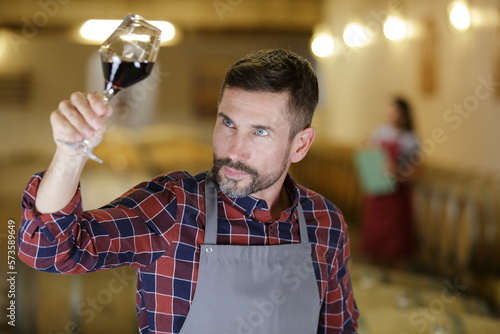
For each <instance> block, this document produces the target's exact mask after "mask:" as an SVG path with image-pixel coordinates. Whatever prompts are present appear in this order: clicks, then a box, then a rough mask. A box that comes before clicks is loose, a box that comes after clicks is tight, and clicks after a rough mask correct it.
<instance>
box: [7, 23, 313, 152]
mask: <svg viewBox="0 0 500 334" xmlns="http://www.w3.org/2000/svg"><path fill="white" fill-rule="evenodd" d="M13 34H15V35H13ZM12 36H17V37H16V38H22V33H21V32H20V31H14V32H7V31H6V30H1V29H0V77H1V76H6V75H8V74H10V73H25V72H26V73H29V74H30V75H31V78H32V85H31V94H30V98H29V99H28V101H27V102H26V103H25V104H24V105H22V106H20V107H15V108H10V107H5V106H2V105H1V104H0V117H1V122H0V132H1V133H2V138H3V145H1V146H0V157H1V158H2V159H3V160H5V159H7V158H8V157H9V156H11V155H13V154H14V155H15V154H17V155H19V154H23V152H24V153H29V152H38V153H39V154H42V155H45V156H47V155H49V156H50V154H51V153H52V152H53V149H54V144H53V141H52V134H51V129H50V123H49V114H50V112H52V111H53V110H54V109H55V108H57V105H58V103H59V101H61V100H63V99H67V98H68V97H69V95H70V94H71V92H73V91H76V90H80V91H86V90H87V89H88V83H87V81H88V77H89V73H88V71H87V69H88V66H89V59H90V58H91V57H92V56H93V55H95V52H96V50H97V46H95V45H82V44H78V43H76V42H75V41H73V40H72V39H71V38H70V36H69V34H67V33H66V32H62V31H58V30H48V29H47V30H43V29H40V30H39V31H38V33H37V34H36V35H34V36H33V38H30V39H26V40H25V41H26V43H22V44H13V38H14V37H12ZM308 43H309V35H308V34H297V33H286V32H265V31H262V32H255V33H248V32H241V31H240V32H230V31H227V32H197V33H195V32H191V33H185V34H184V36H183V39H182V40H181V41H180V42H179V43H178V44H177V45H174V46H169V47H162V49H161V51H160V54H159V57H158V63H159V64H160V67H159V68H160V69H159V71H158V73H157V78H156V80H157V83H158V85H159V95H160V97H159V103H158V105H157V106H156V108H155V112H154V117H152V119H151V122H150V124H151V123H153V124H159V123H165V124H169V125H173V126H188V127H191V128H195V129H196V132H197V133H198V134H199V135H200V136H201V138H202V139H203V140H211V131H212V126H213V121H214V120H215V111H216V105H214V113H213V117H205V118H200V117H198V116H197V113H196V108H195V107H196V105H195V103H194V101H195V96H196V92H195V91H194V89H193V84H194V82H195V80H196V70H197V66H198V65H199V64H200V63H203V64H208V66H209V65H210V64H214V65H217V66H218V68H221V71H220V80H221V81H218V82H216V83H215V92H216V94H218V89H219V87H220V84H221V82H222V78H223V75H224V70H225V68H226V67H227V66H229V65H230V64H231V63H232V62H234V61H235V60H237V59H239V58H241V57H243V56H244V55H246V54H247V53H249V52H251V51H254V50H258V49H262V48H273V47H283V48H289V49H291V50H294V51H296V52H298V53H300V54H303V55H304V56H306V57H309V58H311V56H310V53H309V46H308ZM14 45H15V47H14ZM311 60H313V59H311ZM97 66H99V65H97ZM93 89H96V90H100V89H101V87H100V86H99V87H94V88H93ZM117 96H119V95H117ZM113 102H114V101H112V103H113ZM140 107H141V106H140V104H139V105H138V107H137V108H136V109H137V110H131V112H135V113H138V112H141V108H140ZM118 121H119V120H117V119H114V120H113V122H118ZM113 124H115V123H113ZM129 125H130V124H129Z"/></svg>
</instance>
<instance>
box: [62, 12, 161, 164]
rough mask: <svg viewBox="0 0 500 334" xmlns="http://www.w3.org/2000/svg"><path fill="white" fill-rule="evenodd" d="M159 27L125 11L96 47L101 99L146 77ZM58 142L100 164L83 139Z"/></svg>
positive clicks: (151, 62) (153, 59)
mask: <svg viewBox="0 0 500 334" xmlns="http://www.w3.org/2000/svg"><path fill="white" fill-rule="evenodd" d="M160 37H161V31H160V29H158V28H156V27H154V26H153V25H151V24H150V23H148V22H146V20H145V19H144V18H143V17H141V16H140V15H137V14H132V13H129V14H127V16H125V18H124V19H123V21H122V23H121V24H120V25H119V26H118V28H116V30H115V31H114V32H113V33H112V34H111V35H110V36H109V37H108V38H107V39H106V40H105V41H104V43H102V45H101V47H100V48H99V53H100V55H101V61H102V69H103V74H104V79H105V84H104V92H103V100H104V103H106V104H107V103H108V102H109V100H110V99H111V98H112V97H113V96H114V95H115V94H116V93H118V92H119V91H120V90H122V89H123V88H127V87H129V86H131V85H133V84H135V83H137V82H139V81H141V80H143V79H145V78H147V77H148V76H149V74H150V73H151V71H152V69H153V66H154V63H155V61H156V56H157V55H158V51H159V49H160ZM59 141H60V142H62V143H64V144H66V145H69V146H71V147H73V148H74V149H76V150H78V151H80V152H82V153H84V154H86V155H87V156H88V157H89V158H90V159H92V160H94V161H97V162H99V163H102V162H103V161H102V159H100V158H99V157H97V156H96V155H95V154H93V153H92V151H91V149H90V147H89V145H90V142H89V141H88V140H87V139H84V140H82V141H80V142H77V143H71V142H67V141H64V140H59Z"/></svg>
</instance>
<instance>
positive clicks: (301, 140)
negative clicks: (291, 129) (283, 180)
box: [290, 127, 316, 163]
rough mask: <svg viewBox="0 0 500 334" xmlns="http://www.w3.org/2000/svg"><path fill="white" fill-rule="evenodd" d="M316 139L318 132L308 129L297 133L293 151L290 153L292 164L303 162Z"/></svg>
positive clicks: (293, 141)
mask: <svg viewBox="0 0 500 334" xmlns="http://www.w3.org/2000/svg"><path fill="white" fill-rule="evenodd" d="M314 137H316V130H315V129H314V128H311V127H308V128H305V129H304V130H302V131H300V132H299V133H297V135H296V136H295V138H293V140H292V150H291V152H290V162H292V163H295V162H299V161H300V160H302V159H303V158H304V157H305V156H306V153H307V151H309V148H310V147H311V144H312V143H313V141H314Z"/></svg>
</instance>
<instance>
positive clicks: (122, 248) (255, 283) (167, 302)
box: [19, 49, 358, 334]
mask: <svg viewBox="0 0 500 334" xmlns="http://www.w3.org/2000/svg"><path fill="white" fill-rule="evenodd" d="M317 102H318V84H317V79H316V76H315V74H314V72H313V70H312V68H311V66H310V65H309V63H308V62H307V61H306V60H305V59H303V58H302V57H300V56H298V55H296V54H294V53H292V52H290V51H286V50H279V49H278V50H262V51H259V52H255V53H252V54H250V55H248V56H246V57H245V58H243V59H242V60H240V61H238V62H237V63H235V64H234V65H232V66H231V67H230V68H229V69H228V71H227V73H226V77H225V79H224V82H223V86H222V89H221V93H220V97H219V107H218V113H217V122H216V125H215V129H214V134H213V146H214V166H213V169H212V170H211V171H209V172H207V173H200V174H198V175H196V176H191V175H189V174H187V173H185V172H175V173H170V174H165V175H161V176H158V177H156V178H155V179H153V180H152V181H150V182H144V183H141V184H139V185H137V186H136V187H134V188H132V189H131V190H129V191H128V192H127V193H125V194H124V195H123V196H122V197H120V198H118V199H117V200H115V201H114V202H112V203H110V204H108V205H106V206H104V207H102V208H101V209H98V210H92V211H85V212H83V211H82V206H81V198H80V190H79V179H80V174H81V171H82V169H83V167H84V165H85V163H86V161H87V157H86V156H84V155H83V154H81V153H79V152H76V151H75V150H73V149H72V148H70V147H68V146H66V145H63V144H61V143H60V142H59V141H58V140H60V139H62V140H65V141H75V142H76V141H79V140H82V139H84V138H85V139H88V140H89V141H90V143H91V145H92V147H96V146H97V145H98V144H99V143H100V142H101V140H102V137H103V135H104V133H105V123H106V119H107V118H108V117H109V116H110V115H111V110H110V109H109V108H108V107H106V106H105V105H104V104H103V103H102V101H101V100H100V97H99V96H97V95H95V94H86V95H84V94H82V93H73V94H72V95H71V98H70V100H68V101H63V102H61V103H60V104H59V108H58V109H57V110H56V111H54V112H53V113H52V114H51V124H52V128H53V133H54V139H55V140H56V143H57V149H56V152H55V155H54V158H53V161H52V163H51V165H50V166H49V168H48V170H47V171H46V172H44V173H43V172H42V173H40V174H37V175H34V176H33V178H32V179H31V180H30V182H29V184H28V187H27V188H26V191H25V194H24V197H23V209H24V215H23V222H22V224H21V227H20V231H19V240H20V243H19V257H20V258H21V259H22V260H23V261H24V262H26V263H27V264H28V265H30V266H32V267H34V268H36V269H39V270H44V271H48V272H58V273H66V274H77V273H83V272H91V271H96V270H103V269H108V268H114V267H117V266H125V265H126V266H133V267H135V268H136V269H137V279H138V282H137V312H138V316H139V327H140V328H139V330H140V332H141V333H199V332H203V333H218V334H224V333H301V334H304V333H315V332H317V333H348V332H355V331H356V328H357V318H358V311H357V308H356V305H355V302H354V297H353V293H352V288H351V283H350V279H349V271H348V269H347V261H348V259H349V256H350V252H349V238H348V234H347V226H346V224H345V222H344V219H343V217H342V215H341V213H340V212H339V211H338V210H337V208H336V207H335V206H334V205H333V204H331V203H330V202H328V201H327V200H326V199H324V198H323V197H321V196H320V195H318V194H317V193H315V192H313V191H311V190H308V189H306V188H304V187H302V186H299V185H297V184H296V183H295V182H294V181H293V180H292V178H291V177H290V176H289V175H288V173H287V172H288V169H289V167H290V165H291V163H295V162H298V161H300V160H301V159H302V158H303V157H304V156H305V155H306V153H307V151H308V149H309V147H310V146H311V144H312V142H313V140H314V137H315V130H314V129H313V128H311V127H310V125H311V119H312V116H313V113H314V109H315V108H316V105H317Z"/></svg>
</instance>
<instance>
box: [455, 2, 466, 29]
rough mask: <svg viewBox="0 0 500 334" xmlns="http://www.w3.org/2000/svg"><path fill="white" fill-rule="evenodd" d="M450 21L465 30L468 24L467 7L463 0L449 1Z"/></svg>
mask: <svg viewBox="0 0 500 334" xmlns="http://www.w3.org/2000/svg"><path fill="white" fill-rule="evenodd" d="M451 6H452V7H451V11H450V22H451V24H453V26H454V27H455V28H457V29H458V30H466V29H468V28H469V26H470V13H469V9H468V8H467V6H466V5H465V4H464V3H463V2H453V3H451Z"/></svg>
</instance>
